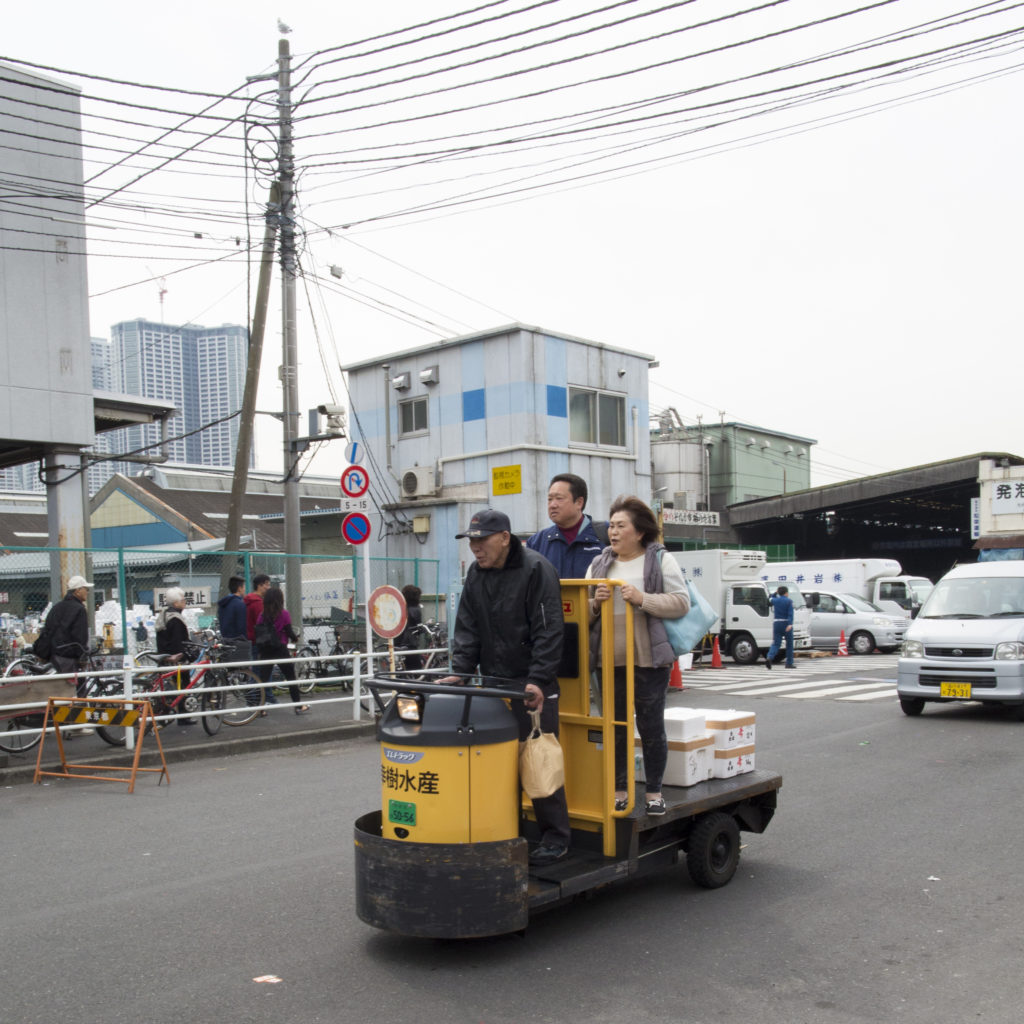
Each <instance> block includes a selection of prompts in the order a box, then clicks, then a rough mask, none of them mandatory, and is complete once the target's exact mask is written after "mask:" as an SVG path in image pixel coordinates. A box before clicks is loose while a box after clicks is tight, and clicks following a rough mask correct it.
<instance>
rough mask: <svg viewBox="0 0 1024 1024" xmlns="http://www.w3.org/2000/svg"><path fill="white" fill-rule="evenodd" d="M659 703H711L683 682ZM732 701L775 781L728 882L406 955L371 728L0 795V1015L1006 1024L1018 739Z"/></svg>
mask: <svg viewBox="0 0 1024 1024" xmlns="http://www.w3.org/2000/svg"><path fill="white" fill-rule="evenodd" d="M751 671H752V669H751ZM761 671H762V672H763V669H762V670H761ZM673 703H687V704H690V705H693V706H698V707H700V706H703V707H722V706H727V705H724V704H723V694H722V693H721V692H717V691H706V690H699V689H696V688H694V689H688V690H687V691H686V692H685V693H684V694H682V695H677V696H676V697H674V698H673ZM729 703H731V704H732V705H733V706H737V707H742V708H749V709H752V710H755V711H756V712H757V715H758V734H757V761H758V766H759V767H763V768H771V769H775V770H778V771H781V772H782V774H783V776H784V782H783V788H782V791H781V794H780V806H779V810H778V813H777V815H776V817H775V820H774V821H773V823H772V824H771V826H770V827H769V829H768V831H767V832H766V833H764V834H763V835H748V834H744V839H745V842H746V847H745V849H744V852H743V860H742V862H741V864H740V868H739V871H738V872H737V875H736V877H735V878H734V879H733V881H732V882H731V883H730V884H729V885H728V886H726V887H725V888H723V889H720V890H715V891H708V890H703V889H698V888H696V887H695V886H693V885H692V883H691V882H690V881H689V879H688V877H687V875H686V871H685V868H683V867H680V868H677V869H673V870H672V871H669V872H666V873H665V874H663V875H659V876H656V877H654V878H650V879H647V880H643V881H640V882H636V883H626V884H623V885H620V886H618V887H614V888H610V889H607V890H604V891H602V892H600V893H598V894H596V895H595V896H594V897H593V898H592V899H589V900H586V901H581V902H579V903H576V904H573V905H570V906H567V907H564V908H561V909H558V910H555V911H552V912H550V913H547V914H543V915H540V916H538V917H537V918H535V920H534V921H532V922H531V924H530V927H529V929H528V930H527V932H526V935H525V936H524V937H520V936H507V937H503V938H496V939H489V940H484V941H474V942H440V941H424V940H411V939H405V938H401V937H395V936H390V935H387V934H384V933H380V932H377V931H375V930H374V929H371V928H369V927H367V926H366V925H364V924H362V923H361V922H360V921H359V920H358V919H357V918H356V916H355V913H354V909H353V894H352V828H351V826H352V822H353V820H354V819H355V818H356V817H357V816H358V815H360V814H362V813H364V812H365V811H367V810H369V809H372V808H373V807H374V806H376V804H377V800H378V795H379V790H378V788H377V779H378V772H377V764H378V757H377V745H376V743H375V742H374V740H373V739H372V738H370V737H366V736H362V737H360V736H358V735H352V736H350V738H347V739H344V740H338V739H328V740H327V741H326V742H321V743H317V744H312V745H305V746H297V747H296V746H285V745H279V746H278V747H277V749H272V750H262V751H251V752H248V753H246V752H239V753H236V754H235V755H234V756H224V757H210V758H205V759H202V760H191V761H185V762H183V763H172V765H171V785H170V786H167V785H166V784H165V785H159V786H158V785H157V784H156V781H155V777H144V778H142V779H140V781H139V784H138V786H137V787H136V791H135V793H134V794H132V795H129V794H127V793H126V792H125V789H124V787H122V786H118V785H115V784H112V783H96V782H89V783H87V782H79V781H75V782H64V781H51V782H50V784H48V785H35V786H34V785H13V786H6V787H5V788H4V789H3V790H2V791H0V837H2V849H3V852H4V857H3V864H4V872H3V877H4V883H3V901H2V906H3V916H2V920H3V924H4V937H5V945H4V948H5V953H4V958H3V961H4V970H3V977H4V981H3V986H2V991H0V1006H2V1019H3V1020H4V1021H5V1022H9V1024H35V1022H46V1024H51V1022H52V1021H54V1020H66V1021H75V1022H86V1024H89V1022H95V1024H119V1022H133V1024H136V1022H151V1024H162V1022H164V1021H166V1022H174V1024H181V1022H182V1021H189V1022H211V1024H213V1022H217V1024H234V1022H239V1024H241V1022H245V1024H263V1022H267V1024H271V1022H273V1024H291V1022H295V1024H299V1022H303V1024H315V1022H349V1021H352V1022H356V1021H358V1022H366V1021H374V1022H375V1021H387V1022H389V1024H390V1022H393V1024H406V1022H408V1024H413V1022H415V1024H422V1022H423V1021H433V1022H438V1024H440V1022H446V1024H447V1022H455V1024H463V1022H464V1024H480V1022H485V1024H513V1022H515V1024H521V1022H570V1021H577V1020H580V1021H587V1022H592V1024H622V1022H624V1021H627V1022H630V1024H634V1022H637V1024H642V1022H669V1021H672V1022H685V1024H713V1022H714V1024H718V1022H725V1021H727V1022H734V1021H735V1022H743V1024H748V1022H751V1024H753V1022H756V1024H795V1022H815V1024H817V1022H822V1024H831V1022H842V1024H852V1022H862V1021H879V1022H882V1021H885V1022H906V1024H925V1022H927V1024H934V1022H937V1021H938V1022H953V1021H956V1022H960V1021H968V1020H970V1021H982V1022H990V1024H991V1022H1007V1024H1008V1022H1010V1021H1013V1022H1016V1021H1018V1020H1019V1018H1020V1008H1019V1006H1018V1005H1017V999H1016V996H1017V992H1018V990H1017V987H1016V986H1017V983H1018V982H1017V975H1018V970H1019V967H1018V965H1019V961H1020V956H1021V946H1022V941H1024V940H1022V934H1021V927H1020V909H1019V908H1018V906H1017V899H1018V898H1019V889H1018V888H1017V885H1018V884H1019V883H1018V881H1017V878H1018V867H1017V864H1018V861H1017V852H1018V850H1019V849H1020V848H1021V845H1022V839H1024V836H1022V831H1024V829H1022V825H1021V823H1020V820H1019V819H1017V817H1016V814H1015V809H1016V806H1017V797H1018V796H1019V795H1020V790H1021V782H1020V781H1019V776H1020V773H1019V770H1018V760H1019V756H1020V755H1019V749H1020V745H1021V730H1022V729H1024V725H1021V724H1020V723H1017V722H1015V721H1012V720H1011V718H1010V717H1009V716H1007V715H1004V714H1001V713H999V712H997V711H986V710H985V709H983V708H978V707H974V706H950V707H946V708H942V709H932V708H929V709H928V710H926V711H925V713H924V715H922V716H921V717H920V718H915V719H910V718H906V717H904V716H903V715H902V714H901V713H900V711H899V709H898V706H897V705H896V703H895V701H894V700H893V701H883V702H878V701H873V702H864V703H853V704H851V703H843V702H841V701H839V700H834V699H828V698H825V697H816V698H812V699H806V700H792V699H787V698H786V697H785V696H784V695H781V694H767V695H764V696H749V697H746V698H744V699H743V701H742V703H738V702H736V701H730V702H729ZM238 731H239V732H245V730H238ZM268 977H273V978H277V979H280V980H279V981H269V980H257V979H267V978H268Z"/></svg>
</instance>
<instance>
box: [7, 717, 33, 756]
mask: <svg viewBox="0 0 1024 1024" xmlns="http://www.w3.org/2000/svg"><path fill="white" fill-rule="evenodd" d="M32 719H38V721H36V722H33V721H32ZM42 724H43V721H42V715H40V714H38V713H37V714H35V715H14V716H12V717H11V718H7V719H4V720H3V721H0V750H4V751H6V752H7V753H8V754H26V753H28V751H30V750H32V749H33V748H34V747H36V746H38V745H39V741H40V740H41V739H42V738H43V734H42V733H41V732H37V733H36V734H35V735H34V736H33V735H31V734H28V735H26V733H25V730H26V729H33V728H38V727H39V726H40V725H42Z"/></svg>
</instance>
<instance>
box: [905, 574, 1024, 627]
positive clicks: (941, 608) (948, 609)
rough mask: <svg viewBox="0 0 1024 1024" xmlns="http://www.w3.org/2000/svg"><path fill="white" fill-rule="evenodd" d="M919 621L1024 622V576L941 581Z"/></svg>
mask: <svg viewBox="0 0 1024 1024" xmlns="http://www.w3.org/2000/svg"><path fill="white" fill-rule="evenodd" d="M919 617H920V618H923V619H998V618H1024V576H1022V577H1008V576H992V577H990V576H961V577H959V578H958V579H946V580H940V581H939V582H938V583H937V584H936V585H935V589H934V590H933V591H932V593H931V596H930V597H929V598H928V600H927V602H926V603H925V606H924V607H923V608H922V609H921V615H920V616H919Z"/></svg>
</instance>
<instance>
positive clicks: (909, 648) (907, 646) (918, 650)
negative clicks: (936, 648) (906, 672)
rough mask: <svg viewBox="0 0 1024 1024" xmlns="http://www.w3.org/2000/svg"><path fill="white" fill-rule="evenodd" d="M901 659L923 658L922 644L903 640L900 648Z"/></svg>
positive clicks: (916, 641)
mask: <svg viewBox="0 0 1024 1024" xmlns="http://www.w3.org/2000/svg"><path fill="white" fill-rule="evenodd" d="M900 657H901V658H923V657H924V644H923V643H921V641H920V640H904V641H903V646H902V647H901V648H900Z"/></svg>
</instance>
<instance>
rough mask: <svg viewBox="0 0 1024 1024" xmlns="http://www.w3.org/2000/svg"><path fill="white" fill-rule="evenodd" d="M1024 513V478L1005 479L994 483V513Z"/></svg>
mask: <svg viewBox="0 0 1024 1024" xmlns="http://www.w3.org/2000/svg"><path fill="white" fill-rule="evenodd" d="M1022 514H1024V480H1003V481H1000V482H999V483H993V484H992V515H994V516H1007V515H1022Z"/></svg>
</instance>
